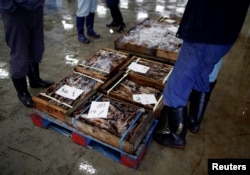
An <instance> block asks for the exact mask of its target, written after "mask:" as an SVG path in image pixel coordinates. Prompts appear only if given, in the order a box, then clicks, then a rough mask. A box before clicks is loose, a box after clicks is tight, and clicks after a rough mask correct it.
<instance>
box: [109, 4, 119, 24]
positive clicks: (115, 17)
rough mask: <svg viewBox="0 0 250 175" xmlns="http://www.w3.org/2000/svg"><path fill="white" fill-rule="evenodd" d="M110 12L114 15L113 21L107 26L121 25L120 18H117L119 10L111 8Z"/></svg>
mask: <svg viewBox="0 0 250 175" xmlns="http://www.w3.org/2000/svg"><path fill="white" fill-rule="evenodd" d="M110 13H111V16H112V22H111V23H109V24H106V26H107V27H119V26H120V22H119V19H117V10H116V8H110Z"/></svg>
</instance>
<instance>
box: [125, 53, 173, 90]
mask: <svg viewBox="0 0 250 175" xmlns="http://www.w3.org/2000/svg"><path fill="white" fill-rule="evenodd" d="M134 58H135V59H134V60H133V62H132V63H136V64H138V65H139V66H145V67H146V68H149V69H148V70H147V72H145V73H144V72H140V71H138V70H139V68H138V69H137V70H133V69H129V66H128V67H127V73H128V74H129V75H130V76H131V77H136V78H137V79H138V81H141V82H143V81H144V80H149V81H150V84H151V86H152V87H157V88H158V89H161V90H163V88H164V84H165V82H166V81H167V79H168V77H169V75H170V74H171V72H172V69H173V65H171V64H167V63H161V62H158V61H152V60H149V59H145V58H142V57H136V56H135V57H134ZM136 68H137V67H135V69H136Z"/></svg>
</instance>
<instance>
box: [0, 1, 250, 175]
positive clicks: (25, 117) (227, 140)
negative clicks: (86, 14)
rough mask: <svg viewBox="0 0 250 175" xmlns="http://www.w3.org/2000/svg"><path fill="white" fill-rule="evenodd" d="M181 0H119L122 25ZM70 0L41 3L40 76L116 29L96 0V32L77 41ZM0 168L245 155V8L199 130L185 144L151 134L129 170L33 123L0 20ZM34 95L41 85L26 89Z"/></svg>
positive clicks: (248, 44)
mask: <svg viewBox="0 0 250 175" xmlns="http://www.w3.org/2000/svg"><path fill="white" fill-rule="evenodd" d="M184 5H185V0H167V1H163V0H157V1H150V0H130V1H129V0H121V11H122V14H123V17H124V21H125V23H126V25H127V28H126V30H128V29H130V28H131V27H134V26H135V25H136V24H137V23H138V22H139V21H140V20H142V19H144V18H147V17H148V18H150V19H158V18H159V17H161V16H179V17H181V14H182V12H183V7H184ZM76 6H77V5H76V1H72V0H53V1H47V3H46V6H45V16H44V30H45V47H46V48H45V49H46V50H45V53H44V58H43V62H42V64H41V66H40V68H41V76H42V78H44V79H53V80H55V81H58V80H60V79H61V78H63V77H65V76H66V75H68V74H69V73H70V72H72V70H73V67H74V66H75V65H77V64H78V62H79V61H80V60H82V59H85V58H87V57H89V56H90V55H92V54H93V53H95V52H96V51H97V50H99V49H101V48H111V49H113V48H114V42H113V41H114V40H115V39H117V38H118V37H119V36H120V35H121V34H119V33H117V32H116V31H115V29H114V30H113V31H112V30H110V29H109V28H107V27H106V23H109V22H110V21H111V17H110V12H109V10H108V9H107V8H106V6H105V1H104V0H99V1H98V9H97V12H96V17H95V30H96V32H98V33H99V34H101V38H100V39H92V38H90V40H91V43H90V44H88V45H85V44H82V43H80V42H78V41H77V35H76V26H75V12H76ZM0 40H1V42H0V97H1V100H0V128H1V129H0V130H1V132H0V172H1V174H2V175H16V174H18V175H34V174H36V175H44V174H48V175H58V174H68V175H77V174H98V175H105V174H109V175H110V174H116V175H118V174H134V175H146V174H148V175H152V174H162V175H163V174H164V175H165V174H171V175H203V174H207V162H208V159H209V158H250V152H249V148H250V132H249V126H250V88H249V87H250V67H249V66H250V52H249V50H250V13H248V16H247V18H246V21H245V25H244V27H243V29H242V31H241V33H240V36H239V39H238V41H237V42H236V43H235V45H234V46H233V48H232V49H231V51H230V52H229V53H228V54H227V55H226V56H225V59H224V63H223V66H222V68H221V71H220V74H219V76H218V82H217V84H216V86H215V89H214V91H213V94H212V96H211V100H210V102H209V104H208V107H207V111H206V113H205V118H204V121H203V123H202V125H201V130H200V132H199V133H198V134H191V133H188V134H187V145H186V148H185V149H184V150H175V149H170V148H165V147H162V146H160V145H158V144H157V143H155V142H154V141H153V142H152V144H151V145H150V146H149V148H148V149H147V153H146V155H145V156H144V158H143V160H142V161H141V163H140V165H139V167H138V168H137V169H136V170H134V169H131V168H128V167H126V166H124V165H121V164H119V163H116V162H115V161H114V160H112V159H110V158H109V157H106V156H104V155H103V154H102V153H100V152H99V151H96V150H93V149H87V148H84V147H82V146H79V145H77V144H75V143H73V142H72V140H71V138H69V137H65V136H64V135H62V134H59V133H57V132H55V131H54V130H52V129H41V128H39V127H37V126H35V125H34V124H33V123H32V121H31V119H30V114H31V112H32V109H28V108H25V107H23V105H22V104H21V103H20V102H19V101H18V99H17V97H16V92H15V90H14V88H13V85H12V82H11V80H10V77H9V72H8V60H9V49H8V48H7V46H6V44H5V41H4V35H3V25H2V23H0ZM29 90H30V92H31V93H32V94H33V95H35V94H37V93H39V92H40V91H41V90H42V89H36V90H35V89H29Z"/></svg>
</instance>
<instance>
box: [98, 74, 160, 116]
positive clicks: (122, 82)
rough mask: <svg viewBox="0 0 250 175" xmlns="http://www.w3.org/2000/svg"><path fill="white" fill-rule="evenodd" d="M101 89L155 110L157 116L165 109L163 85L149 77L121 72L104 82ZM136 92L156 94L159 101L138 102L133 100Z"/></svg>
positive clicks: (113, 95)
mask: <svg viewBox="0 0 250 175" xmlns="http://www.w3.org/2000/svg"><path fill="white" fill-rule="evenodd" d="M99 90H100V91H102V92H103V93H105V94H107V95H109V96H112V97H114V98H117V99H120V100H122V101H126V102H128V103H131V104H133V105H136V106H139V107H143V108H145V109H147V110H150V111H153V113H154V114H155V117H156V118H158V117H159V116H158V114H160V112H161V110H162V109H163V103H162V85H159V84H157V83H154V82H152V81H151V79H149V78H147V77H144V78H142V77H139V76H131V75H130V74H128V73H126V72H120V73H119V74H117V75H116V77H114V78H113V79H111V80H110V81H107V82H106V83H104V84H103V86H102V87H101V88H100V89H99ZM134 94H154V96H155V98H156V101H157V103H156V104H142V103H139V102H136V101H134V100H133V95H134Z"/></svg>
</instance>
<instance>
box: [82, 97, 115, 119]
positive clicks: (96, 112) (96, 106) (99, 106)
mask: <svg viewBox="0 0 250 175" xmlns="http://www.w3.org/2000/svg"><path fill="white" fill-rule="evenodd" d="M109 104H110V102H97V101H93V102H92V103H91V106H90V109H89V113H88V117H87V118H107V116H108V110H109Z"/></svg>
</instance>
